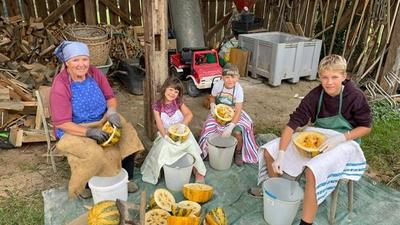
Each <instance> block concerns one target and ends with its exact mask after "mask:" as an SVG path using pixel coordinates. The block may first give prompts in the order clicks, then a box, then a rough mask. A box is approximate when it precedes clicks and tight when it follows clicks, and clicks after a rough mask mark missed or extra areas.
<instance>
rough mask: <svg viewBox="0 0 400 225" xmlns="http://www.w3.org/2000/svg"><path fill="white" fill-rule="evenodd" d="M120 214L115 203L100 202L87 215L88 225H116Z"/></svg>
mask: <svg viewBox="0 0 400 225" xmlns="http://www.w3.org/2000/svg"><path fill="white" fill-rule="evenodd" d="M119 216H120V214H119V211H118V208H117V205H116V204H115V201H109V200H106V201H101V202H99V203H97V204H96V205H94V206H93V207H92V208H91V209H90V211H89V213H88V225H118V224H119V222H120V217H119Z"/></svg>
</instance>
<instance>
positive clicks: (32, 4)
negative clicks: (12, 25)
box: [0, 0, 144, 26]
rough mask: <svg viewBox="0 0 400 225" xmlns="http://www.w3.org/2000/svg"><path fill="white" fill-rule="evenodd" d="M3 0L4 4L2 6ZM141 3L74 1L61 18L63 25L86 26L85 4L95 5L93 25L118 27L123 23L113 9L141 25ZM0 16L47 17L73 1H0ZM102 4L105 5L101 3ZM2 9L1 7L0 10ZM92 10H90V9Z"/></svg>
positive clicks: (140, 0) (98, 0) (129, 0)
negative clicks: (80, 24)
mask: <svg viewBox="0 0 400 225" xmlns="http://www.w3.org/2000/svg"><path fill="white" fill-rule="evenodd" d="M3 1H4V3H3ZM143 1H144V0H75V2H76V3H75V4H74V5H73V6H72V7H71V8H70V9H69V10H68V11H67V12H65V13H64V14H63V15H62V16H61V19H62V20H63V21H64V22H65V23H75V22H78V23H87V19H86V16H87V15H85V14H87V13H88V12H89V11H92V10H88V9H87V7H85V4H94V5H95V9H96V10H95V11H97V14H96V12H94V13H95V14H96V15H95V17H96V18H95V22H97V23H98V24H112V25H118V24H120V23H122V24H126V23H127V22H126V20H124V19H122V18H121V17H120V16H118V15H117V14H116V13H114V11H113V10H111V9H110V7H109V6H108V4H109V5H111V7H112V8H113V9H115V10H120V11H122V12H123V13H124V14H126V15H127V18H129V20H131V21H132V23H131V25H135V26H141V25H142V10H143ZM0 2H1V4H0V16H6V17H13V16H18V15H20V16H21V17H22V18H24V19H29V18H30V17H33V18H38V17H40V18H42V19H45V18H46V17H48V16H49V15H50V14H51V13H52V12H53V11H54V10H56V9H57V8H58V7H60V6H61V5H63V4H66V3H71V2H74V0H0ZM105 3H106V4H105ZM4 6H5V7H4ZM91 8H93V7H91Z"/></svg>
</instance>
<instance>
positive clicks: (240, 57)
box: [229, 48, 250, 77]
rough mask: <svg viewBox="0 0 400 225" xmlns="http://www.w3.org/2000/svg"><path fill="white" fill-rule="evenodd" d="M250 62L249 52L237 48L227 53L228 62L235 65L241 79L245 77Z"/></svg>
mask: <svg viewBox="0 0 400 225" xmlns="http://www.w3.org/2000/svg"><path fill="white" fill-rule="evenodd" d="M249 60H250V52H249V51H246V50H242V49H239V48H232V49H231V50H230V51H229V62H230V63H232V64H234V65H236V66H237V67H238V69H239V74H240V76H241V77H247V66H248V62H249Z"/></svg>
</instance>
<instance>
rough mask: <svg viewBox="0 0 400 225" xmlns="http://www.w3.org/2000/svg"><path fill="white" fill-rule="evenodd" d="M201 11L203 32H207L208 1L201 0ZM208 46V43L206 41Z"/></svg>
mask: <svg viewBox="0 0 400 225" xmlns="http://www.w3.org/2000/svg"><path fill="white" fill-rule="evenodd" d="M200 11H201V17H202V19H203V20H202V22H203V32H204V34H206V32H207V31H208V22H209V21H208V2H207V1H201V0H200ZM205 45H206V46H207V45H208V44H207V43H205Z"/></svg>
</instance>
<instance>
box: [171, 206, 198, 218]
mask: <svg viewBox="0 0 400 225" xmlns="http://www.w3.org/2000/svg"><path fill="white" fill-rule="evenodd" d="M192 211H193V209H190V208H184V207H182V208H181V207H179V206H178V205H177V204H175V205H172V207H171V214H172V215H173V216H189V215H190V214H192Z"/></svg>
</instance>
